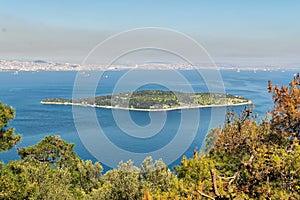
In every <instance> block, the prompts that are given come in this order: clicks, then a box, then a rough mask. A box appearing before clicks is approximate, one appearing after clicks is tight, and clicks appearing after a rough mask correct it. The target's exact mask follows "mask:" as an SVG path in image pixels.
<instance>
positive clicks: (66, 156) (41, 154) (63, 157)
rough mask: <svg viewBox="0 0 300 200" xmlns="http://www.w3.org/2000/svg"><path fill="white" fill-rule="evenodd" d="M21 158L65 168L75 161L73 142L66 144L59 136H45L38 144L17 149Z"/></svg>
mask: <svg viewBox="0 0 300 200" xmlns="http://www.w3.org/2000/svg"><path fill="white" fill-rule="evenodd" d="M18 153H19V156H20V157H21V159H26V158H31V159H35V160H37V161H39V162H48V163H50V164H51V165H53V166H55V167H59V168H65V167H68V166H71V165H74V163H75V162H76V161H77V160H76V159H77V155H76V153H75V152H74V144H68V143H67V142H65V141H64V140H62V139H61V138H60V137H59V136H57V135H56V136H46V137H45V138H44V139H43V140H42V141H40V142H39V143H38V144H36V145H34V146H31V147H27V148H22V149H18Z"/></svg>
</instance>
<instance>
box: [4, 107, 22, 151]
mask: <svg viewBox="0 0 300 200" xmlns="http://www.w3.org/2000/svg"><path fill="white" fill-rule="evenodd" d="M14 117H15V111H14V109H13V108H12V107H11V106H8V105H5V104H2V103H1V102H0V152H1V151H7V150H9V149H11V148H12V147H13V146H14V145H16V144H17V143H18V142H19V141H20V139H21V136H20V135H15V132H14V131H15V129H14V128H9V127H8V123H9V122H10V121H11V120H12V119H14Z"/></svg>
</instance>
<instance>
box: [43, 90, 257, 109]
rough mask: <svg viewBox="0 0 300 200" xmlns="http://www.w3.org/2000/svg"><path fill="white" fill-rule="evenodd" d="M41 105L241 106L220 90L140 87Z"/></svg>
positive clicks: (241, 99) (241, 102)
mask: <svg viewBox="0 0 300 200" xmlns="http://www.w3.org/2000/svg"><path fill="white" fill-rule="evenodd" d="M41 103H42V104H64V105H79V106H91V107H100V108H115V109H127V110H139V111H163V110H175V109H188V108H199V107H214V106H233V105H245V104H251V103H252V102H251V101H250V100H248V99H246V98H244V97H240V96H234V95H231V94H221V93H208V92H205V93H184V92H173V91H164V90H140V91H134V92H124V93H120V94H112V95H104V96H96V97H88V98H80V99H73V100H72V99H64V98H47V99H43V100H42V101H41Z"/></svg>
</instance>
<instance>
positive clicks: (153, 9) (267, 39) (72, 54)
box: [0, 0, 300, 64]
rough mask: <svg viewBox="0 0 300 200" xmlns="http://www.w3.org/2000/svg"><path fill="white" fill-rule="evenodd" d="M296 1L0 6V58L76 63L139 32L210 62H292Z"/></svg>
mask: <svg viewBox="0 0 300 200" xmlns="http://www.w3.org/2000/svg"><path fill="white" fill-rule="evenodd" d="M299 11H300V1H299V0H278V1H277V0H248V1H245V0H226V1H225V0H205V1H203V0H197V1H196V0H195V1H183V0H182V1H176V0H160V1H158V0H136V1H131V0H119V1H116V0H110V1H101V0H98V1H96V0H94V1H92V0H89V1H88V0H68V1H67V0H65V1H63V0H36V1H34V0H26V1H24V0H0V59H1V58H2V59H48V60H57V61H69V62H80V61H81V60H82V59H83V58H84V57H85V55H86V54H87V52H89V50H90V49H92V48H93V47H94V46H95V45H96V44H98V43H99V42H101V41H103V40H104V39H106V38H107V37H109V36H111V35H113V34H117V33H119V32H120V31H125V30H129V29H133V28H140V27H163V28H169V29H174V30H177V31H180V32H182V33H184V34H187V35H189V36H191V37H193V38H195V39H196V40H197V41H198V42H199V43H201V44H202V45H203V46H204V47H205V48H206V49H207V51H208V52H209V53H210V54H211V56H212V57H213V59H214V60H216V61H217V62H223V61H226V62H232V63H237V62H253V63H255V62H262V63H269V64H270V63H274V62H275V63H276V62H278V63H280V62H289V63H293V62H299V61H300V58H299V56H300V12H299Z"/></svg>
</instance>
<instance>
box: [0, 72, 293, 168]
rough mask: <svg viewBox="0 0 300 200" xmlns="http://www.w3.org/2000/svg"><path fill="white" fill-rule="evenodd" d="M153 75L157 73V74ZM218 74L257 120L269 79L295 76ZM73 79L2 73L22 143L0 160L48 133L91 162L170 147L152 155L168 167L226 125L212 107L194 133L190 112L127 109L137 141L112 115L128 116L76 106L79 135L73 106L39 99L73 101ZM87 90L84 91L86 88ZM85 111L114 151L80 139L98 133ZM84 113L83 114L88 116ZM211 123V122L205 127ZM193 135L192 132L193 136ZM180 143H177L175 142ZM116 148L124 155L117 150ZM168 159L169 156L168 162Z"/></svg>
mask: <svg viewBox="0 0 300 200" xmlns="http://www.w3.org/2000/svg"><path fill="white" fill-rule="evenodd" d="M126 73H127V71H106V72H105V74H103V76H102V78H101V80H100V81H99V82H98V86H97V87H96V92H95V93H96V95H104V94H111V93H113V92H114V88H115V86H116V83H117V82H118V81H119V80H120V78H121V77H122V76H123V75H124V74H126ZM137 73H138V72H137ZM141 73H142V72H141ZM144 73H145V71H143V74H144ZM157 73H158V74H160V72H159V71H158V72H157ZM178 73H180V74H182V75H183V76H184V77H185V78H186V80H188V82H189V84H190V85H191V87H192V88H193V90H194V91H195V92H203V91H207V90H208V87H207V86H206V85H205V81H204V80H203V78H202V77H201V76H200V75H199V74H197V72H196V71H194V70H189V71H184V70H183V71H178ZM218 73H220V74H221V78H222V81H223V83H224V88H225V90H226V93H230V94H233V95H239V96H243V97H245V98H248V99H250V100H252V101H253V102H254V104H255V107H254V113H258V114H259V117H263V116H264V113H265V112H266V111H267V110H270V109H271V106H272V101H271V95H270V94H268V92H267V84H268V83H267V81H268V80H272V82H273V83H274V84H279V85H282V84H285V85H287V84H288V83H289V82H290V80H291V79H292V78H293V75H294V74H295V73H297V72H296V71H256V72H254V71H246V70H244V71H243V70H241V71H240V72H237V71H234V70H220V71H218ZM77 75H78V73H77V72H19V73H18V74H17V75H16V74H14V73H12V72H2V73H0V101H1V102H2V103H5V104H9V105H11V106H13V107H14V108H15V110H16V117H15V119H14V120H13V121H11V123H10V124H9V126H11V127H15V132H16V133H20V134H22V141H21V142H20V143H19V144H18V145H17V146H16V147H14V148H13V149H11V150H9V151H7V152H3V153H1V154H0V161H3V162H6V163H7V162H9V161H10V160H15V159H19V157H18V154H17V148H21V147H26V146H31V145H34V144H36V143H37V142H39V141H40V140H41V139H42V138H44V137H45V136H46V135H56V134H58V135H60V136H61V138H63V139H64V140H66V141H68V142H72V143H75V151H76V152H77V154H78V155H79V156H80V157H81V158H82V159H85V160H86V159H91V160H93V161H97V160H99V161H100V162H102V161H101V158H102V157H101V156H102V155H95V154H94V153H93V152H92V151H93V150H95V149H101V151H103V156H104V157H103V160H105V159H109V158H111V159H112V160H120V159H122V158H124V160H123V161H126V160H127V159H128V158H130V156H129V157H128V155H125V154H124V155H123V153H124V152H127V153H128V154H129V155H130V153H132V155H133V157H132V159H133V160H134V161H136V162H135V163H136V165H137V166H140V161H139V160H135V159H134V158H135V156H138V155H143V156H144V155H145V156H146V155H151V152H155V151H157V152H160V151H159V150H162V149H164V148H165V147H166V146H168V145H170V148H168V149H167V148H166V151H161V152H160V153H161V154H155V156H154V158H155V159H157V158H158V157H159V156H160V157H162V158H163V160H170V161H169V163H168V164H169V166H170V167H172V166H174V165H176V164H179V163H180V160H181V158H182V156H183V155H186V156H187V157H192V155H193V151H194V149H198V150H199V149H201V147H202V144H203V140H204V138H205V135H206V133H207V132H208V130H209V127H215V126H220V125H222V124H223V121H224V109H223V108H214V109H213V110H212V108H200V109H198V113H199V119H200V121H199V124H198V127H196V128H197V129H195V128H193V127H192V126H193V125H192V124H191V123H186V124H183V125H182V124H181V123H180V122H181V120H182V118H181V117H182V116H183V115H185V116H190V117H191V119H190V120H187V121H190V122H193V118H192V117H193V116H195V112H194V110H193V109H191V110H186V111H184V112H185V114H183V112H182V111H180V110H173V111H167V112H162V113H160V112H157V113H149V112H139V111H130V112H129V114H130V117H131V120H132V121H133V123H135V124H136V127H138V128H137V130H146V129H147V131H146V132H147V133H146V132H145V133H144V131H141V133H140V134H141V135H140V136H141V137H139V135H138V134H139V133H138V131H137V130H134V128H132V127H131V130H132V131H133V132H135V136H133V135H130V134H128V133H127V132H128V131H127V132H126V131H124V130H123V129H122V128H120V127H119V126H118V125H119V124H118V123H117V122H116V121H115V118H114V115H116V114H117V115H119V116H123V114H124V117H126V113H127V111H122V110H114V111H112V110H111V109H102V108H96V109H95V108H92V107H80V108H76V109H75V110H77V111H78V110H79V111H80V113H81V116H80V117H81V118H82V123H81V124H83V125H86V133H85V132H84V133H79V132H78V127H77V126H76V124H75V123H74V116H73V114H74V109H72V106H65V105H42V104H40V101H41V100H42V99H44V98H51V97H61V98H72V94H73V89H74V81H75V80H76V76H77ZM88 76H90V74H87V77H88ZM133 81H134V80H133ZM127 83H128V85H127V84H123V85H122V87H121V88H122V89H121V91H128V90H130V89H131V87H130V81H129V82H127ZM172 84H174V85H176V84H177V83H176V81H173V82H172ZM86 87H88V85H87V86H86ZM138 89H167V88H166V87H165V86H164V85H159V84H156V83H149V84H145V85H143V86H140V87H139V88H138ZM82 95H83V97H86V96H84V93H82ZM243 108H244V106H238V107H235V108H234V110H235V111H236V112H240V111H241V110H243ZM189 112H191V113H189ZM213 112H214V113H215V114H216V115H215V116H217V117H216V118H214V119H215V120H214V121H213V122H211V118H212V113H213ZM88 113H95V114H96V115H95V116H96V118H97V121H98V124H97V125H98V126H100V127H101V129H102V131H103V134H105V137H102V138H104V139H105V140H107V141H109V142H110V143H109V144H110V145H113V146H114V148H112V149H110V148H106V146H105V145H104V140H103V144H102V141H101V137H100V140H97V141H94V142H92V143H89V141H87V140H85V139H84V137H86V135H88V134H89V133H91V134H92V133H93V134H97V133H96V131H95V130H94V129H93V130H92V128H91V127H93V124H89V122H90V119H89V118H88V116H89V115H88ZM85 114H87V117H86V118H85ZM162 116H163V117H165V118H164V119H165V122H164V123H163V127H157V126H156V124H155V123H154V122H155V119H156V117H157V118H158V119H160V118H161V117H162ZM80 117H79V118H80ZM123 122H124V121H123ZM210 122H211V124H210V125H209V123H210ZM153 123H154V124H153ZM157 123H158V122H157ZM128 124H129V123H128ZM123 125H124V124H123ZM181 125H182V127H181ZM125 126H126V121H125ZM143 128H146V129H143ZM129 129H130V126H129ZM178 129H181V130H182V132H183V133H184V134H185V136H184V137H181V138H177V134H178ZM152 130H153V131H154V132H155V134H152V135H151V136H149V137H146V135H145V137H143V134H148V131H149V134H151V131H152ZM94 132H95V133H94ZM192 132H195V135H194V136H193V137H192V135H193V134H192ZM85 134H86V135H85ZM89 137H92V136H89ZM178 139H179V140H180V141H175V140H178ZM190 139H192V142H191V144H189V146H187V147H185V148H182V149H181V144H183V143H184V141H185V140H190ZM172 141H173V143H172ZM90 142H91V141H90ZM93 145H95V146H93ZM106 145H107V144H106ZM87 147H89V148H87ZM115 149H118V150H122V151H115ZM178 149H181V150H180V151H181V152H180V155H177V154H178V151H176V150H178ZM118 152H119V153H118ZM120 152H121V153H120ZM122 152H123V153H122ZM98 154H101V152H100V153H99V152H98ZM173 154H176V156H177V157H174V155H173ZM122 156H123V157H122ZM172 156H173V157H172ZM169 157H172V158H170V159H169ZM114 163H115V162H114ZM102 164H103V165H104V167H105V169H106V170H107V169H109V168H111V167H115V166H112V165H110V163H109V162H107V163H106V162H102ZM113 165H115V164H113Z"/></svg>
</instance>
